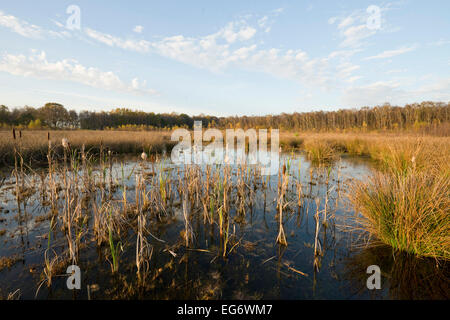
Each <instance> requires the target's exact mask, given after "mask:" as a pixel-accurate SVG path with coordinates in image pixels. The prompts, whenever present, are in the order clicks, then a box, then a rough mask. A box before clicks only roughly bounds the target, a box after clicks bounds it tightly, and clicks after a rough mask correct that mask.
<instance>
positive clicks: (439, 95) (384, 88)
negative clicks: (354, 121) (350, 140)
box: [342, 78, 450, 107]
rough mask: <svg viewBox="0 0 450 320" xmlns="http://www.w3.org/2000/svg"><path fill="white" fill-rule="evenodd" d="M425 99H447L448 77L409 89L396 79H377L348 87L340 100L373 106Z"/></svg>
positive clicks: (449, 86) (449, 92) (449, 93)
mask: <svg viewBox="0 0 450 320" xmlns="http://www.w3.org/2000/svg"><path fill="white" fill-rule="evenodd" d="M425 100H432V101H449V100H450V78H444V79H437V80H434V81H430V82H428V83H426V84H423V85H421V86H417V87H416V88H414V89H409V90H406V89H404V86H402V84H401V83H399V82H396V81H377V82H374V83H371V84H368V85H365V86H359V87H350V88H348V89H346V90H345V91H344V95H343V97H342V102H343V103H345V104H346V105H348V106H350V107H358V106H359V107H360V106H374V105H380V104H383V103H385V102H389V103H391V104H396V105H404V104H407V103H414V102H419V101H425Z"/></svg>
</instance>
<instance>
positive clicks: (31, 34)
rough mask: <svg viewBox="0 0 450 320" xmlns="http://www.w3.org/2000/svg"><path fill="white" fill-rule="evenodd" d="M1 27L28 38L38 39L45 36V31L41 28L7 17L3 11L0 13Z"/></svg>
mask: <svg viewBox="0 0 450 320" xmlns="http://www.w3.org/2000/svg"><path fill="white" fill-rule="evenodd" d="M0 26H3V27H6V28H8V29H11V31H13V32H15V33H17V34H20V35H21V36H23V37H26V38H33V39H38V38H41V37H42V34H43V30H42V29H41V28H40V27H38V26H35V25H33V24H29V23H28V22H26V21H23V20H20V19H19V18H16V17H14V16H11V15H6V14H4V13H3V12H2V11H0Z"/></svg>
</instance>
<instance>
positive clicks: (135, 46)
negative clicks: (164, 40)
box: [84, 28, 150, 52]
mask: <svg viewBox="0 0 450 320" xmlns="http://www.w3.org/2000/svg"><path fill="white" fill-rule="evenodd" d="M84 31H85V33H86V35H87V36H88V37H90V38H91V39H94V40H96V41H98V42H101V43H103V44H106V45H108V46H110V47H118V48H122V49H125V50H131V51H137V52H148V51H149V48H150V42H148V41H146V40H124V39H121V38H119V37H115V36H112V35H109V34H107V33H102V32H99V31H96V30H92V29H90V28H85V29H84Z"/></svg>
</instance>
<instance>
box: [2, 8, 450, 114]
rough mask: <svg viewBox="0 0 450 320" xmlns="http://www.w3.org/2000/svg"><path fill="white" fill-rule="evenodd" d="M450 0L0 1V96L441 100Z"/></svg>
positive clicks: (207, 109)
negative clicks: (386, 0)
mask: <svg viewBox="0 0 450 320" xmlns="http://www.w3.org/2000/svg"><path fill="white" fill-rule="evenodd" d="M449 71H450V1H447V0H443V1H432V0H430V1H418V0H417V1H413V0H400V1H393V2H385V1H375V0H371V1H364V0H357V1H352V0H341V1H339V0H337V1H312V0H304V1H302V0H293V1H287V0H285V1H262V0H260V1H235V0H227V1H211V0H196V1H181V0H180V1H172V0H166V1H148V0H147V1H105V0H96V1H92V0H90V1H88V0H85V1H75V0H71V1H64V0H42V1H39V2H31V1H24V0H16V1H2V2H0V104H4V105H7V106H9V107H20V106H24V105H29V106H33V107H40V106H43V105H44V104H45V103H46V102H58V103H61V104H63V105H64V106H65V107H66V108H68V109H75V110H77V111H81V110H90V111H94V110H95V111H99V110H106V111H107V110H111V109H114V108H118V107H121V108H130V109H135V110H143V111H146V112H156V113H162V112H165V113H171V112H177V113H187V114H189V115H198V114H201V113H203V114H208V115H215V116H230V115H266V114H279V113H282V112H285V113H292V112H309V111H317V110H324V111H329V110H338V109H344V108H360V107H364V106H375V105H381V104H383V103H385V102H389V103H391V104H393V105H404V104H407V103H414V102H421V101H429V100H431V101H443V102H449V101H450V72H449Z"/></svg>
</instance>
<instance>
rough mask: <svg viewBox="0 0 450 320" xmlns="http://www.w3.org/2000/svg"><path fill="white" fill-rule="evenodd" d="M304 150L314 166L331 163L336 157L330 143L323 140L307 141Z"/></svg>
mask: <svg viewBox="0 0 450 320" xmlns="http://www.w3.org/2000/svg"><path fill="white" fill-rule="evenodd" d="M305 150H306V152H307V154H308V158H309V159H310V160H311V162H312V163H314V164H316V165H324V164H329V163H332V162H333V161H334V160H336V158H337V156H338V155H337V152H336V150H335V149H334V148H333V146H332V145H331V143H329V142H328V141H325V140H307V141H306V142H305Z"/></svg>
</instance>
